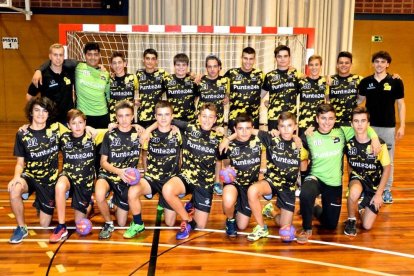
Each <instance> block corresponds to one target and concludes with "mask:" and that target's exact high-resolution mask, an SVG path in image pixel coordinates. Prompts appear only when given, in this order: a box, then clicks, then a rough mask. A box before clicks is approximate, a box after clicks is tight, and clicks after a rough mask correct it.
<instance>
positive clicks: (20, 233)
mask: <svg viewBox="0 0 414 276" xmlns="http://www.w3.org/2000/svg"><path fill="white" fill-rule="evenodd" d="M28 233H29V232H28V231H27V226H17V227H16V229H15V230H14V232H13V235H12V236H11V238H10V240H9V243H21V242H22V240H23V239H24V238H26V237H27V235H28Z"/></svg>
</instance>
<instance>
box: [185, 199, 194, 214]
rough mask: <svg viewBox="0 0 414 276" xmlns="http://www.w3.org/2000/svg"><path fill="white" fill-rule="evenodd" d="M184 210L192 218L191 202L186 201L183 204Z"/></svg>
mask: <svg viewBox="0 0 414 276" xmlns="http://www.w3.org/2000/svg"><path fill="white" fill-rule="evenodd" d="M184 209H185V210H186V211H187V213H188V215H190V216H192V215H193V214H194V205H193V203H191V201H187V202H186V203H185V204H184Z"/></svg>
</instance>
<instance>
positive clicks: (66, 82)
mask: <svg viewBox="0 0 414 276" xmlns="http://www.w3.org/2000/svg"><path fill="white" fill-rule="evenodd" d="M63 81H64V82H65V84H66V85H70V84H71V83H72V82H71V81H70V79H69V78H67V77H64V78H63Z"/></svg>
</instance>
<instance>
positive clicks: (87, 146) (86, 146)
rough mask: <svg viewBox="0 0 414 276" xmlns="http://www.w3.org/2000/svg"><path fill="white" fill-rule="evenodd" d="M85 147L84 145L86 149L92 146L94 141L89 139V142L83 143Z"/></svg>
mask: <svg viewBox="0 0 414 276" xmlns="http://www.w3.org/2000/svg"><path fill="white" fill-rule="evenodd" d="M83 147H84V148H85V149H87V148H91V147H92V141H87V142H86V143H85V144H84V145H83Z"/></svg>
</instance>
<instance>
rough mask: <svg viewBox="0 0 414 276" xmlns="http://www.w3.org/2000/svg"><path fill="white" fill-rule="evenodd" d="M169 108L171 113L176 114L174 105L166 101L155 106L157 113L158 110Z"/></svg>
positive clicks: (161, 101)
mask: <svg viewBox="0 0 414 276" xmlns="http://www.w3.org/2000/svg"><path fill="white" fill-rule="evenodd" d="M165 107H168V108H169V109H171V113H174V109H173V106H172V104H171V103H170V102H169V101H165V100H160V101H159V102H158V103H157V104H156V105H155V108H154V110H155V113H157V110H158V108H165Z"/></svg>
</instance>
